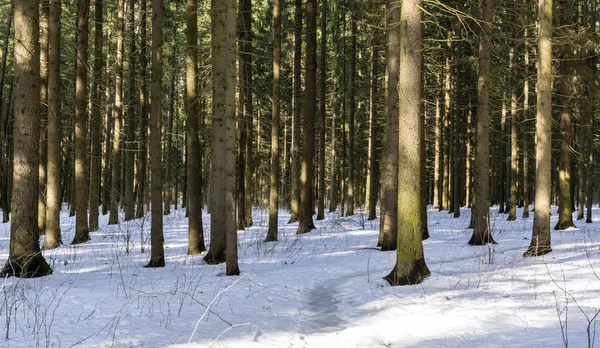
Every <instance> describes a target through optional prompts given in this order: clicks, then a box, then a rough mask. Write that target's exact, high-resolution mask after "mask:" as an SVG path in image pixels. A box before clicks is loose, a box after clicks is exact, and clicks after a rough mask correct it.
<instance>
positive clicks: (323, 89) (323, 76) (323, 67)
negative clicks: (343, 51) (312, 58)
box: [317, 0, 328, 220]
mask: <svg viewBox="0 0 600 348" xmlns="http://www.w3.org/2000/svg"><path fill="white" fill-rule="evenodd" d="M327 6H328V5H327V0H322V1H321V56H320V57H319V59H320V62H319V69H320V76H319V104H320V110H321V112H320V114H321V115H320V118H319V195H318V196H319V201H318V204H317V220H323V219H325V133H326V132H327V130H326V129H325V124H326V118H327V99H326V98H327V13H328V9H327Z"/></svg>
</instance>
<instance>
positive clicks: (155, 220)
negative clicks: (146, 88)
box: [120, 0, 165, 267]
mask: <svg viewBox="0 0 600 348" xmlns="http://www.w3.org/2000/svg"><path fill="white" fill-rule="evenodd" d="M120 1H122V0H120ZM162 53H163V1H162V0H152V67H151V72H150V75H151V83H150V94H151V95H150V102H151V109H152V110H151V116H150V153H151V155H150V166H151V176H150V201H151V203H150V204H151V213H152V224H151V226H150V240H151V242H150V244H151V252H150V261H149V262H148V264H147V265H146V267H164V266H165V249H164V237H163V200H162V187H163V183H162V151H163V149H162V144H161V142H162V134H161V133H162V126H161V121H162V77H163V71H162V60H163V57H162Z"/></svg>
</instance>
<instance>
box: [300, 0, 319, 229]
mask: <svg viewBox="0 0 600 348" xmlns="http://www.w3.org/2000/svg"><path fill="white" fill-rule="evenodd" d="M316 12H317V5H316V1H315V0H307V1H306V73H305V88H304V120H303V121H304V134H303V148H302V168H301V170H300V184H301V185H300V207H299V212H298V221H299V224H298V230H297V231H296V233H297V234H302V233H306V232H310V231H311V230H313V229H315V228H316V227H315V224H314V222H313V173H314V165H313V159H314V154H315V113H316V97H317V93H316V92H317V91H316V87H317V13H316Z"/></svg>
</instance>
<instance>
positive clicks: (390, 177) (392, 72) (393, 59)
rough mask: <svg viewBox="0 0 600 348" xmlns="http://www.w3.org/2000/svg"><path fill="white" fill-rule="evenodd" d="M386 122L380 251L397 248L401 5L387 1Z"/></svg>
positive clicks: (382, 172)
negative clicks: (399, 25)
mask: <svg viewBox="0 0 600 348" xmlns="http://www.w3.org/2000/svg"><path fill="white" fill-rule="evenodd" d="M386 20H387V23H386V26H387V52H386V55H387V57H386V64H387V67H386V70H387V74H386V77H387V91H386V96H385V97H386V112H387V121H386V126H385V131H384V134H385V135H384V139H385V140H384V145H383V158H382V159H381V212H380V214H381V218H380V224H379V240H378V242H377V246H379V247H381V251H387V250H395V249H396V245H397V243H396V234H397V219H398V162H397V161H398V159H397V158H396V157H397V154H398V137H399V134H398V106H399V105H398V101H399V97H398V79H399V69H400V61H399V59H400V57H399V55H400V51H399V42H398V37H399V30H400V28H399V27H398V23H399V21H400V2H399V1H397V0H388V1H387V18H386Z"/></svg>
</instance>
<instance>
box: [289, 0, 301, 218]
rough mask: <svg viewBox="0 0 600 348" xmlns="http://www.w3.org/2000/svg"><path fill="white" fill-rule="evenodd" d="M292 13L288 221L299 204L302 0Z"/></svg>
mask: <svg viewBox="0 0 600 348" xmlns="http://www.w3.org/2000/svg"><path fill="white" fill-rule="evenodd" d="M295 4H296V10H295V15H294V86H293V89H294V92H293V101H292V105H293V110H292V174H291V175H292V178H291V186H292V193H291V194H292V197H291V198H292V199H291V207H290V209H291V211H290V221H288V223H292V222H296V221H298V214H299V205H300V114H301V111H302V109H301V106H300V100H301V99H302V89H301V88H302V72H301V71H302V0H296V2H295Z"/></svg>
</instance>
